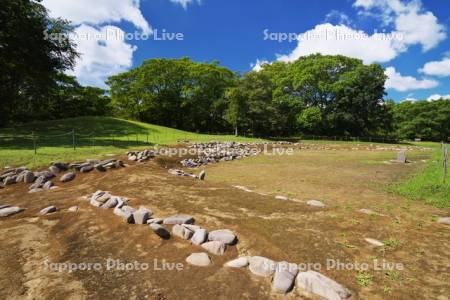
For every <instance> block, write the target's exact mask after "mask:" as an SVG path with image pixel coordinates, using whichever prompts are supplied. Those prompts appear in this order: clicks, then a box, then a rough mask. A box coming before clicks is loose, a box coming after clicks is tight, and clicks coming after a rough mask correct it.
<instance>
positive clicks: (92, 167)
mask: <svg viewBox="0 0 450 300" xmlns="http://www.w3.org/2000/svg"><path fill="white" fill-rule="evenodd" d="M92 170H94V166H93V165H87V166H85V167H82V168H81V169H80V172H81V173H88V172H90V171H92Z"/></svg>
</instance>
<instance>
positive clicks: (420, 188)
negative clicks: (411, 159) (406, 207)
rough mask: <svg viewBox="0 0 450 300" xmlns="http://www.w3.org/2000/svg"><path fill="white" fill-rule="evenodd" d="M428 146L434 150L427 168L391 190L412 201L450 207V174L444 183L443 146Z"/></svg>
mask: <svg viewBox="0 0 450 300" xmlns="http://www.w3.org/2000/svg"><path fill="white" fill-rule="evenodd" d="M419 145H422V144H419ZM426 146H427V147H432V148H433V153H432V157H431V159H430V160H428V162H427V164H426V166H425V167H424V168H423V169H421V170H420V171H419V172H418V173H416V174H414V175H412V176H411V177H409V178H408V179H407V180H405V181H403V182H400V183H397V184H394V185H392V186H391V187H390V190H391V191H393V192H394V193H397V194H399V195H402V196H404V197H406V198H408V199H411V200H423V201H425V202H426V203H428V204H431V205H433V206H436V207H440V208H445V207H450V174H449V173H447V178H446V182H445V183H444V182H443V168H442V159H443V155H442V150H441V146H440V145H439V144H437V143H433V144H431V143H427V144H426Z"/></svg>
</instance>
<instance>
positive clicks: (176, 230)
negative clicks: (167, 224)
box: [172, 224, 194, 240]
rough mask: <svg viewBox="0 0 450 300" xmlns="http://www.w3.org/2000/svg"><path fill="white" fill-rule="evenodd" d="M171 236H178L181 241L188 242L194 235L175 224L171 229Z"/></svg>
mask: <svg viewBox="0 0 450 300" xmlns="http://www.w3.org/2000/svg"><path fill="white" fill-rule="evenodd" d="M172 234H173V235H175V236H178V237H180V238H182V239H185V240H189V239H190V238H191V237H192V235H193V234H194V232H193V231H192V230H190V229H188V228H186V227H184V226H181V225H179V224H175V225H174V226H173V227H172Z"/></svg>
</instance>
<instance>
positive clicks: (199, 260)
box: [186, 252, 211, 267]
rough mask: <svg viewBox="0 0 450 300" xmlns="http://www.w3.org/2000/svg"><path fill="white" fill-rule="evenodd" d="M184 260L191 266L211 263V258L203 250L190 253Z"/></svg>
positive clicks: (203, 265)
mask: <svg viewBox="0 0 450 300" xmlns="http://www.w3.org/2000/svg"><path fill="white" fill-rule="evenodd" d="M186 262H187V263H188V264H190V265H193V266H198V267H206V266H209V265H210V264H211V258H210V257H209V256H208V254H206V253H204V252H201V253H192V254H191V255H189V256H188V257H187V258H186Z"/></svg>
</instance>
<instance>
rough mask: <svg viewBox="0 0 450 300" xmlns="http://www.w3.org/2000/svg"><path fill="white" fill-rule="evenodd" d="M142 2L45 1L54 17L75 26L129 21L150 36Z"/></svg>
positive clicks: (108, 0)
mask: <svg viewBox="0 0 450 300" xmlns="http://www.w3.org/2000/svg"><path fill="white" fill-rule="evenodd" d="M139 2H140V0H95V1H92V0H76V1H72V0H44V1H43V2H42V4H43V5H44V6H45V7H46V8H48V9H49V11H50V15H51V16H52V17H63V18H65V19H68V20H70V21H72V22H73V23H74V24H76V25H78V24H83V23H85V24H91V25H97V24H106V23H115V22H121V21H128V22H131V23H132V24H134V26H136V27H137V28H139V29H141V30H142V31H143V32H144V33H146V34H150V33H151V27H150V25H149V24H148V22H147V21H146V20H145V18H144V16H143V15H142V12H141V11H140V9H139Z"/></svg>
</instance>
